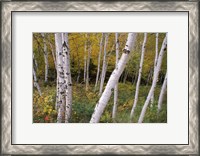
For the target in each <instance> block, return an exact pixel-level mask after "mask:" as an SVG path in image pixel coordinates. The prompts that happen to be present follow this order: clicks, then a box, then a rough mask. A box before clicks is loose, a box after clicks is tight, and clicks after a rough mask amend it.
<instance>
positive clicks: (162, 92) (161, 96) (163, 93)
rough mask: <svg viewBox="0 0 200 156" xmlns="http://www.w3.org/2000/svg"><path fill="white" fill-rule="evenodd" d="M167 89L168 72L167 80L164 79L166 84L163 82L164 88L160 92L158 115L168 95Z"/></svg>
mask: <svg viewBox="0 0 200 156" xmlns="http://www.w3.org/2000/svg"><path fill="white" fill-rule="evenodd" d="M166 88H167V72H166V75H165V79H164V82H163V85H162V88H161V91H160V95H159V100H158V113H159V112H160V110H161V107H162V102H163V97H164V95H165V93H166Z"/></svg>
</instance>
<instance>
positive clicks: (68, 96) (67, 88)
mask: <svg viewBox="0 0 200 156" xmlns="http://www.w3.org/2000/svg"><path fill="white" fill-rule="evenodd" d="M62 38H63V39H62V43H63V44H62V47H63V64H64V65H63V68H64V92H65V102H66V104H65V123H68V122H69V120H70V117H71V111H72V81H71V71H70V51H69V45H68V34H67V33H62Z"/></svg>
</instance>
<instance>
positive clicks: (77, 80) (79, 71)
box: [73, 39, 81, 84]
mask: <svg viewBox="0 0 200 156" xmlns="http://www.w3.org/2000/svg"><path fill="white" fill-rule="evenodd" d="M73 41H74V44H76V56H77V64H78V75H77V79H76V83H77V84H78V83H79V79H80V74H81V67H80V58H79V53H78V49H79V47H78V45H77V43H76V42H75V40H74V39H73Z"/></svg>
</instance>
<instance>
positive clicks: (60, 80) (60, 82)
mask: <svg viewBox="0 0 200 156" xmlns="http://www.w3.org/2000/svg"><path fill="white" fill-rule="evenodd" d="M55 44H56V55H57V92H58V93H57V97H56V106H57V110H58V116H57V122H58V123H61V122H63V118H64V114H65V91H64V69H63V56H62V55H63V48H62V35H61V33H55Z"/></svg>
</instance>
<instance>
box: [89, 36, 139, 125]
mask: <svg viewBox="0 0 200 156" xmlns="http://www.w3.org/2000/svg"><path fill="white" fill-rule="evenodd" d="M135 40H136V33H129V34H128V38H127V42H126V46H125V48H124V50H123V51H124V52H123V54H122V56H121V58H120V60H119V62H118V64H117V67H116V68H115V69H114V71H113V72H112V74H111V76H110V78H109V80H108V83H107V85H106V88H105V90H104V92H103V94H102V96H101V97H100V99H99V102H98V103H97V104H96V107H95V110H94V113H93V114H92V117H91V120H90V123H98V122H99V120H100V117H101V115H102V113H103V111H104V109H105V107H106V105H107V103H108V101H109V99H110V97H111V94H112V92H113V90H114V87H115V85H116V84H117V82H118V80H119V77H120V75H121V74H122V72H123V70H124V68H125V65H126V63H127V62H128V58H129V53H130V52H131V51H132V48H133V46H134V45H135Z"/></svg>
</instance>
